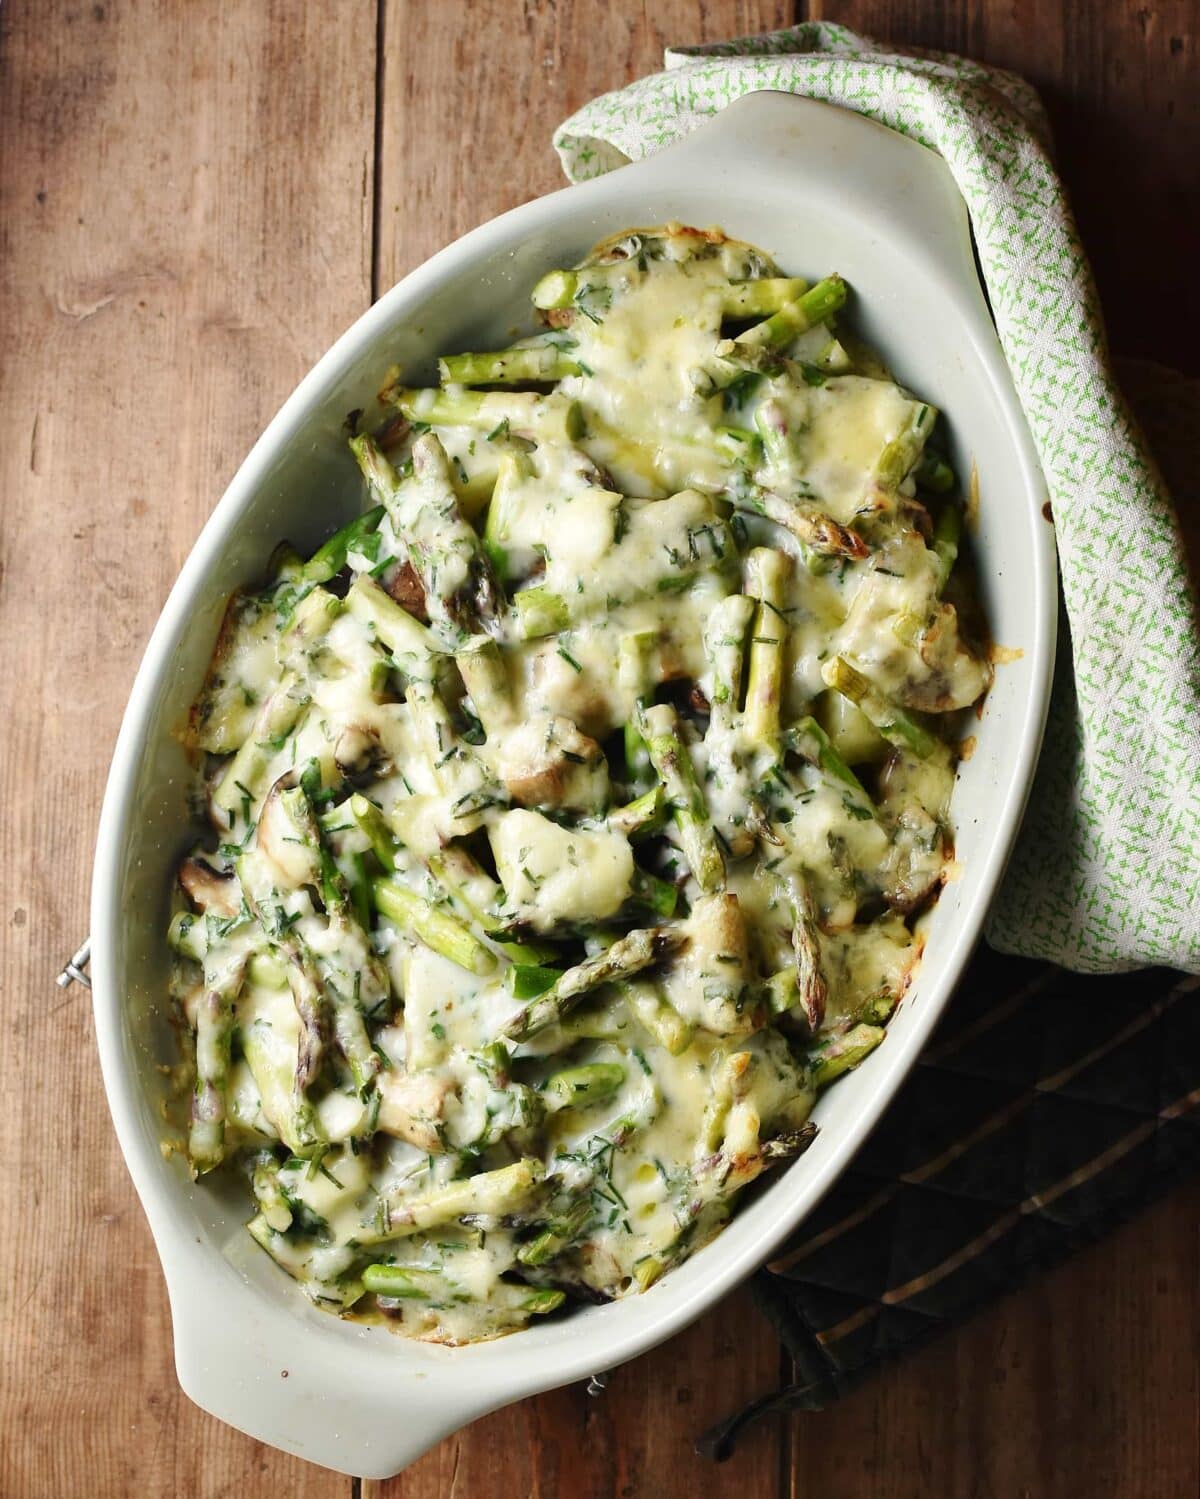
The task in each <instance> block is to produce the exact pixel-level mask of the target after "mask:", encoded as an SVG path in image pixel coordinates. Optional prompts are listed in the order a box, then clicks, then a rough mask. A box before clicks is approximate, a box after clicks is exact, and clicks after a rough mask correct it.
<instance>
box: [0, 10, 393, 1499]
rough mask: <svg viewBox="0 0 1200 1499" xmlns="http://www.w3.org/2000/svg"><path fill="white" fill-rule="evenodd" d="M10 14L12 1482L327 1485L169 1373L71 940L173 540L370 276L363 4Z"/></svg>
mask: <svg viewBox="0 0 1200 1499" xmlns="http://www.w3.org/2000/svg"><path fill="white" fill-rule="evenodd" d="M338 12H339V14H338V18H337V22H336V24H333V23H332V19H331V17H330V15H329V13H328V11H327V8H326V7H324V6H319V7H318V6H309V7H305V8H297V7H295V6H292V5H287V4H283V3H273V4H260V3H257V0H253V3H236V4H234V3H227V4H223V5H218V4H198V5H192V6H187V7H182V6H179V5H177V4H175V3H173V0H142V3H132V0H117V3H112V0H103V3H97V4H91V3H89V4H79V3H71V0H55V3H53V4H50V3H46V4H40V3H39V4H35V3H31V0H16V3H14V4H11V5H5V6H4V8H3V11H2V12H0V69H2V75H0V111H2V123H0V134H2V136H3V140H4V151H3V157H2V159H0V195H2V202H0V225H2V226H3V228H2V231H0V234H2V241H0V256H2V261H3V264H2V268H0V285H2V287H3V290H2V291H0V297H2V298H3V301H2V303H0V371H2V374H0V379H2V380H3V385H4V391H3V399H0V494H2V495H3V506H2V515H0V527H2V543H0V545H2V549H3V550H2V556H3V563H4V569H5V574H4V580H3V581H4V593H3V599H2V600H0V617H2V622H0V638H2V639H3V640H4V643H5V670H4V672H3V673H2V674H0V722H3V724H4V726H5V736H6V753H5V756H4V760H3V763H2V767H0V795H2V796H3V805H4V808H5V813H4V817H3V819H0V884H2V886H3V894H2V905H0V910H2V911H3V922H4V930H5V941H4V979H3V985H2V987H3V994H4V1012H3V1022H2V1024H3V1037H4V1052H5V1057H6V1064H5V1066H4V1068H3V1070H2V1072H0V1094H2V1095H3V1101H2V1104H0V1199H2V1200H3V1202H4V1204H5V1207H4V1210H3V1211H2V1212H0V1260H2V1262H3V1264H4V1266H5V1274H4V1276H3V1277H2V1279H0V1330H2V1341H3V1346H4V1350H5V1356H4V1359H3V1361H2V1362H3V1371H2V1372H0V1492H3V1493H5V1494H12V1495H26V1494H29V1495H32V1494H76V1493H85V1492H86V1493H89V1494H93V1495H96V1496H107V1495H112V1496H117V1495H128V1494H141V1493H146V1494H170V1493H186V1494H189V1495H191V1494H194V1495H215V1494H229V1493H247V1494H249V1493H268V1492H287V1493H289V1494H297V1495H310V1496H314V1499H316V1496H318V1495H320V1496H326V1499H332V1496H334V1495H338V1496H342V1495H345V1494H346V1493H347V1492H348V1488H349V1485H348V1484H347V1483H346V1482H345V1481H344V1480H341V1479H338V1478H335V1477H334V1476H333V1475H331V1474H328V1473H324V1472H322V1471H320V1470H318V1469H315V1468H312V1467H309V1466H308V1465H306V1464H303V1463H301V1462H298V1461H295V1460H292V1459H289V1458H286V1457H283V1456H281V1455H280V1454H278V1453H275V1452H272V1451H270V1450H268V1449H266V1448H264V1447H261V1446H259V1445H258V1444H256V1443H254V1442H251V1441H249V1440H248V1439H247V1438H245V1437H243V1436H241V1435H239V1434H237V1433H236V1432H234V1431H232V1430H230V1429H228V1428H226V1427H224V1426H222V1425H220V1424H219V1423H217V1422H215V1421H213V1420H211V1419H210V1418H208V1417H206V1416H203V1415H201V1413H200V1412H199V1411H197V1410H196V1409H195V1408H194V1407H193V1406H192V1405H191V1404H190V1403H189V1402H188V1401H187V1400H185V1399H184V1397H183V1395H182V1394H181V1393H180V1391H179V1388H178V1386H177V1384H176V1381H175V1374H174V1368H173V1361H172V1353H171V1336H170V1323H169V1317H168V1313H167V1306H166V1298H165V1295H164V1292H163V1287H162V1282H161V1277H160V1274H159V1270H158V1265H157V1261H156V1260H155V1258H154V1254H153V1250H152V1248H151V1245H150V1240H149V1235H148V1233H147V1231H146V1228H145V1225H144V1222H143V1220H142V1216H141V1212H140V1210H139V1208H138V1206H137V1203H136V1201H135V1199H134V1194H133V1190H132V1187H131V1186H130V1183H129V1180H128V1177H127V1176H126V1174H125V1169H124V1166H123V1165H122V1163H121V1160H120V1157H119V1154H118V1151H117V1146H116V1142H115V1140H114V1138H113V1135H112V1131H111V1129H110V1127H109V1122H108V1115H107V1110H106V1107H105V1104H104V1100H103V1096H102V1093H101V1089H100V1084H99V1078H98V1075H97V1069H96V1061H95V1050H94V1043H93V1036H92V1025H91V1017H90V1011H89V1007H88V996H87V994H86V992H85V991H84V990H82V989H80V988H78V987H76V988H75V989H73V990H71V991H70V992H69V993H67V994H66V995H61V994H59V992H58V991H57V990H55V988H54V983H53V979H54V974H55V972H56V971H57V968H58V966H59V963H60V962H61V960H62V957H63V956H64V954H66V953H69V952H70V951H71V950H72V948H73V946H74V944H75V942H76V941H77V940H78V939H79V937H81V936H82V935H83V932H84V931H85V929H86V922H87V888H88V882H89V879H90V874H91V870H90V863H91V860H90V852H91V848H92V842H93V837H94V829H95V823H96V816H97V812H98V808H99V802H100V793H101V789H102V784H103V778H104V774H105V771H106V769H107V764H108V757H109V753H110V749H111V746H112V742H113V738H114V736H115V733H116V728H117V723H118V720H119V717H120V712H121V708H122V705H123V703H124V700H125V696H126V693H127V691H128V687H129V684H130V681H131V679H132V676H133V671H134V667H135V665H136V662H137V659H138V657H139V656H140V654H141V651H142V648H143V645H144V643H145V640H146V637H147V635H148V634H149V631H150V627H151V625H152V624H153V622H154V618H155V615H156V614H157V612H158V609H159V607H160V605H161V603H162V600H163V597H164V596H165V593H166V590H167V588H168V586H169V584H170V582H171V580H172V579H173V577H174V575H175V573H176V571H177V569H178V567H179V564H180V562H181V561H182V559H183V556H184V555H185V553H186V551H187V549H188V548H189V547H190V545H191V542H192V540H193V539H194V537H195V535H196V532H197V531H198V529H199V526H200V524H201V522H202V520H203V519H204V517H205V516H206V515H207V513H208V511H209V510H210V508H211V507H212V505H213V504H214V503H215V501H216V499H217V498H218V496H219V495H220V492H221V490H222V488H223V486H224V484H225V482H226V481H227V479H228V478H229V476H230V475H231V473H232V472H233V470H234V468H235V467H236V465H237V464H238V462H239V461H240V459H241V458H242V456H243V454H244V453H245V452H246V450H247V448H248V447H249V445H250V443H251V442H252V440H253V439H254V437H255V436H256V435H257V434H258V432H259V431H260V430H261V428H262V426H263V425H264V423H265V422H266V421H267V419H268V418H269V417H270V416H271V414H272V413H273V412H274V410H275V408H276V407H277V406H278V404H279V403H280V401H281V400H282V399H283V398H284V397H285V396H286V395H287V394H288V392H289V390H290V389H291V387H292V385H293V384H294V383H295V381H296V380H297V379H298V377H299V376H300V375H301V374H302V373H303V372H304V371H305V369H306V368H307V367H308V365H309V364H310V363H311V362H312V360H313V359H314V358H315V357H316V356H317V355H318V354H319V353H320V352H321V351H322V350H323V349H324V348H325V346H326V345H327V344H328V343H329V342H330V341H331V340H332V338H333V336H334V335H335V334H336V333H338V332H339V331H340V330H341V329H342V328H343V327H344V326H345V324H346V323H347V322H349V321H350V320H351V319H352V318H353V317H354V316H355V315H356V314H357V313H358V312H360V311H361V310H362V308H363V307H364V306H365V305H366V303H367V301H368V300H369V289H370V264H369V262H370V242H371V240H370V227H371V226H370V210H371V200H370V182H371V174H370V164H371V158H372V152H373V107H374V104H373V99H374V47H375V26H374V5H373V3H372V0H352V3H351V0H347V3H344V4H342V5H340V6H339V7H338Z"/></svg>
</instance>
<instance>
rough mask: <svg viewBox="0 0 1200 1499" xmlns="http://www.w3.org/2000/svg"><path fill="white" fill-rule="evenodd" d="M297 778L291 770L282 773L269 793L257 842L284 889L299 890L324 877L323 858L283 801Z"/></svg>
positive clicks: (318, 881) (260, 817) (264, 805)
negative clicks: (321, 861) (321, 860)
mask: <svg viewBox="0 0 1200 1499" xmlns="http://www.w3.org/2000/svg"><path fill="white" fill-rule="evenodd" d="M293 779H294V777H293V776H292V774H291V772H289V773H288V774H287V775H284V776H281V777H280V778H279V780H277V781H276V782H275V784H274V785H273V786H272V787H271V789H270V791H268V792H267V799H266V801H264V802H263V807H262V812H261V814H260V815H259V819H258V831H257V833H256V834H255V842H256V845H257V848H258V852H259V853H260V854H261V855H262V857H263V858H264V859H265V860H266V861H267V863H268V864H269V865H271V866H272V873H273V875H274V876H275V878H276V879H277V881H278V883H279V884H280V885H281V886H282V887H283V888H284V889H285V890H298V889H300V888H301V886H303V885H318V884H320V880H321V867H320V859H319V856H318V852H317V849H316V848H315V847H314V845H313V843H312V842H311V840H310V839H308V838H307V837H305V835H304V832H303V830H302V829H300V828H298V827H297V826H296V822H295V819H294V818H293V817H292V816H291V814H290V813H289V811H288V809H287V807H286V806H285V805H284V803H283V801H282V794H283V792H284V791H287V790H288V789H289V788H290V784H291V782H292V780H293Z"/></svg>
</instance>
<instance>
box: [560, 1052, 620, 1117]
mask: <svg viewBox="0 0 1200 1499" xmlns="http://www.w3.org/2000/svg"><path fill="white" fill-rule="evenodd" d="M624 1081H625V1069H624V1067H622V1066H621V1065H620V1063H618V1062H585V1063H584V1064H583V1065H582V1066H579V1067H565V1068H563V1070H562V1071H561V1072H555V1073H554V1074H552V1076H550V1077H548V1078H547V1079H546V1082H545V1085H544V1087H543V1089H542V1096H543V1098H544V1099H545V1101H546V1107H547V1108H548V1109H550V1110H551V1111H552V1112H557V1111H558V1110H560V1109H586V1108H590V1107H591V1106H592V1104H596V1103H603V1102H604V1100H605V1099H606V1098H611V1097H612V1095H613V1094H614V1093H615V1092H616V1091H617V1089H618V1088H619V1087H620V1086H621V1084H622V1083H623V1082H624Z"/></svg>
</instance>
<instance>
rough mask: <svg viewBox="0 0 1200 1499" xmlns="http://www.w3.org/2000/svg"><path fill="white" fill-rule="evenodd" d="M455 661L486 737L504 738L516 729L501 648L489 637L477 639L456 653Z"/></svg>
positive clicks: (477, 637) (470, 641)
mask: <svg viewBox="0 0 1200 1499" xmlns="http://www.w3.org/2000/svg"><path fill="white" fill-rule="evenodd" d="M454 659H455V661H456V662H457V663H458V670H459V673H460V674H461V676H462V679H463V682H464V684H465V686H466V689H467V691H468V692H469V693H470V695H471V701H472V702H473V703H474V705H475V711H476V713H478V715H479V721H480V723H482V725H483V729H484V733H485V734H486V735H487V736H488V738H489V739H491V738H493V737H495V736H496V735H498V734H502V733H503V732H504V730H505V729H507V728H509V727H511V725H512V722H513V705H512V699H511V696H510V693H509V683H508V670H507V668H506V667H505V664H504V657H503V656H502V655H501V653H500V647H499V646H498V645H497V644H496V642H495V641H494V640H490V639H489V638H488V637H487V636H486V635H476V636H474V637H473V638H472V639H471V640H469V641H468V642H467V644H466V645H465V646H463V648H462V649H461V650H460V651H457V652H456V653H455V657H454Z"/></svg>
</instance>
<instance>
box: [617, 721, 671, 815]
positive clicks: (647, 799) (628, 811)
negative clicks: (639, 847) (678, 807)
mask: <svg viewBox="0 0 1200 1499" xmlns="http://www.w3.org/2000/svg"><path fill="white" fill-rule="evenodd" d="M625 730H626V732H625V762H626V768H627V769H629V768H630V766H629V759H630V737H631V735H634V734H637V730H636V729H634V728H633V726H632V725H631V724H626V726H625ZM637 743H638V744H639V745H641V753H642V754H643V755H645V759H646V765H647V766H649V764H650V756H649V755H647V754H646V751H645V745H644V743H643V741H642V739H641V736H640V735H638V738H637ZM665 814H666V806H665V799H664V796H663V788H662V786H661V785H659V786H651V788H650V790H649V791H644V792H643V793H642V794H641V796H639V797H636V798H635V799H634V800H633V801H631V802H627V803H626V804H625V806H623V807H615V808H614V809H613V810H612V811H611V812H609V813H607V814H606V815H605V818H604V822H605V825H606V826H607V827H609V828H611V829H612V831H613V832H614V833H624V834H625V836H626V837H627V838H633V837H636V836H637V835H638V834H639V833H643V834H645V833H653V832H657V830H658V829H659V828H661V827H662V825H663V822H664V820H665Z"/></svg>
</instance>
